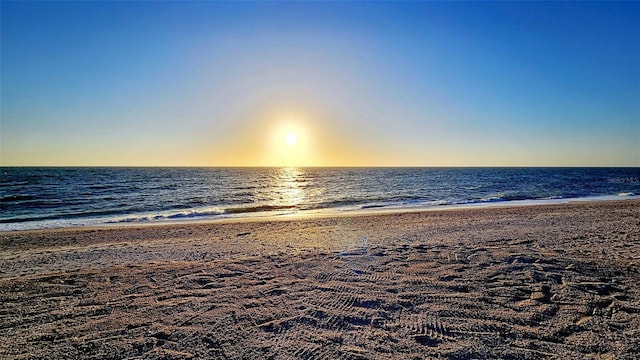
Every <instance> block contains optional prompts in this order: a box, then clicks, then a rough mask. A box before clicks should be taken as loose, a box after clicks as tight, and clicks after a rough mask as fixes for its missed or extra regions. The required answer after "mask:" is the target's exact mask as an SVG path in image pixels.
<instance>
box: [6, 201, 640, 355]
mask: <svg viewBox="0 0 640 360" xmlns="http://www.w3.org/2000/svg"><path fill="white" fill-rule="evenodd" d="M639 205H640V202H639V201H636V200H628V201H620V202H584V203H572V204H561V205H549V206H530V207H505V208H487V209H466V210H452V211H428V212H418V213H394V214H379V215H367V216H351V217H345V216H343V217H327V218H310V219H293V220H286V221H285V220H280V221H276V220H269V221H250V222H230V223H203V224H177V225H161V226H141V227H131V226H129V227H117V228H116V227H114V228H93V229H60V230H47V231H25V232H4V233H0V327H1V329H0V358H1V359H71V358H72V359H89V358H91V359H192V358H193V359H198V358H211V359H428V358H449V359H470V358H503V359H528V358H536V359H539V358H562V359H579V358H591V359H635V358H640V316H639V313H640V285H639V284H640V273H639V271H640V246H639V245H640V241H639V238H640V220H639V219H640V211H639V209H640V206H639Z"/></svg>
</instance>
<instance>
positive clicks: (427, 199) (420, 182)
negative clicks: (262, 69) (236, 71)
mask: <svg viewBox="0 0 640 360" xmlns="http://www.w3.org/2000/svg"><path fill="white" fill-rule="evenodd" d="M0 175H1V178H0V210H1V211H0V230H16V229H34V228H45V227H46V228H50V227H65V226H81V225H99V224H108V223H138V222H153V221H168V220H173V221H177V220H184V219H190V220H199V219H212V218H224V217H244V216H271V215H289V214H305V213H313V212H328V213H337V212H356V211H363V210H368V209H378V208H380V209H385V208H387V209H392V208H400V209H401V208H413V207H436V206H451V205H459V204H485V203H492V202H508V201H518V202H522V201H532V202H536V201H538V202H540V201H549V200H562V199H581V198H594V199H611V198H629V197H637V195H640V168H28V167H27V168H9V167H3V168H0Z"/></svg>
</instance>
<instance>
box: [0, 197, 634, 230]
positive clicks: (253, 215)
mask: <svg viewBox="0 0 640 360" xmlns="http://www.w3.org/2000/svg"><path fill="white" fill-rule="evenodd" d="M619 201H637V202H640V195H625V196H621V195H603V196H590V197H581V198H560V199H533V200H507V201H484V202H470V203H461V204H442V205H401V206H393V205H389V206H380V207H378V206H373V207H370V208H364V209H349V210H340V209H317V210H301V211H296V212H294V213H287V212H285V213H280V214H270V213H269V212H249V213H241V214H224V215H217V216H213V217H202V218H196V217H188V218H178V219H167V220H146V221H114V222H105V221H104V220H95V221H98V223H95V224H86V225H85V224H79V225H62V226H51V227H47V226H43V227H34V228H24V229H21V228H17V229H7V230H4V229H1V228H0V234H1V233H4V232H16V231H32V230H55V229H93V228H114V227H121V226H122V227H138V226H165V225H178V224H187V225H188V224H207V223H227V222H254V221H278V220H284V221H286V220H290V219H313V218H331V217H350V216H371V215H385V214H396V213H414V212H432V211H436V212H437V211H456V210H466V209H485V208H489V209H490V208H509V207H528V206H550V205H551V206H552V205H563V204H573V203H584V202H596V203H597V202H619ZM52 221H60V220H52ZM66 221H80V222H82V221H85V222H89V221H90V220H89V219H77V220H70V219H66ZM25 223H28V222H24V223H5V224H7V225H9V224H16V225H19V224H25ZM40 223H41V222H40ZM0 225H2V224H0Z"/></svg>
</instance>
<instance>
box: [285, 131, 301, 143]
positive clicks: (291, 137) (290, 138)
mask: <svg viewBox="0 0 640 360" xmlns="http://www.w3.org/2000/svg"><path fill="white" fill-rule="evenodd" d="M284 142H285V143H286V144H287V145H289V146H293V145H295V144H296V143H297V142H298V137H297V136H296V134H295V133H292V132H289V133H287V135H285V136H284Z"/></svg>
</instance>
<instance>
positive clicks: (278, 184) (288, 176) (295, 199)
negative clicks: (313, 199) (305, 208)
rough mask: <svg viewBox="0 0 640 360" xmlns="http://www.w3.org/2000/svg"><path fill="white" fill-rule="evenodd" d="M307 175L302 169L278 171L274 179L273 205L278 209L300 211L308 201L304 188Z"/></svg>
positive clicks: (290, 168) (292, 168)
mask: <svg viewBox="0 0 640 360" xmlns="http://www.w3.org/2000/svg"><path fill="white" fill-rule="evenodd" d="M304 178H305V173H304V170H303V169H300V168H294V167H289V168H281V169H277V170H276V172H275V174H274V177H273V186H272V189H273V192H274V193H273V198H272V201H273V204H272V205H274V206H278V207H286V208H294V209H299V206H300V204H302V203H304V201H305V199H306V194H305V190H304V188H303V183H304Z"/></svg>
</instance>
